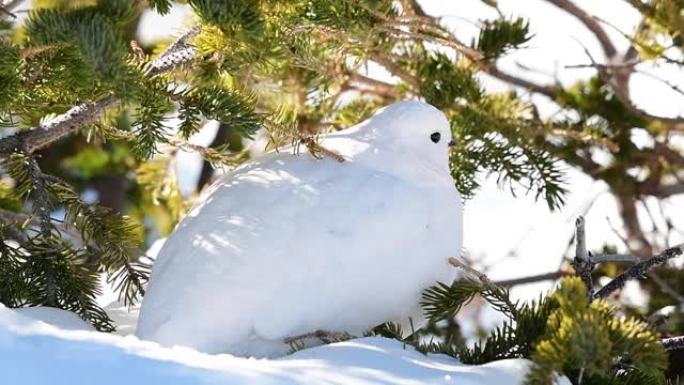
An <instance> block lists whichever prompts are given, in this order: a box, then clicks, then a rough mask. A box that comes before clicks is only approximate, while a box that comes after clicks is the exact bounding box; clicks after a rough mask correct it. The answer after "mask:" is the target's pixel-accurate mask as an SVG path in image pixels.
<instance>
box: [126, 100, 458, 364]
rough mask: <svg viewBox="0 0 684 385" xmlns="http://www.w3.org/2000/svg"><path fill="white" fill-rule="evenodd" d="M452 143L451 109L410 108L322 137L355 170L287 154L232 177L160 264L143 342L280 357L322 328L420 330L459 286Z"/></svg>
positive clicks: (205, 199) (177, 235) (207, 198)
mask: <svg viewBox="0 0 684 385" xmlns="http://www.w3.org/2000/svg"><path fill="white" fill-rule="evenodd" d="M450 141H451V132H450V129H449V123H448V121H447V120H446V118H445V116H444V115H443V114H442V113H441V112H440V111H439V110H437V109H435V108H434V107H432V106H430V105H427V104H424V103H420V102H417V101H409V102H401V103H396V104H393V105H391V106H388V107H386V108H384V109H382V110H380V111H378V112H377V113H376V114H375V115H374V116H373V117H371V118H370V119H368V120H366V121H365V122H363V123H361V124H359V125H357V126H354V127H352V128H349V129H346V130H343V131H339V132H336V133H332V134H328V135H326V136H324V137H323V138H322V140H321V142H320V143H321V145H322V146H323V147H325V148H326V149H329V150H331V151H334V152H336V153H337V154H339V155H341V156H343V157H344V158H345V160H346V161H345V162H342V163H340V162H338V161H336V160H334V159H330V158H323V159H315V158H314V157H312V156H310V155H308V154H299V155H294V154H293V153H292V150H289V151H283V150H281V151H280V152H278V153H269V154H266V155H264V156H262V157H260V158H256V159H254V160H252V161H250V162H248V163H246V164H244V165H242V166H240V167H239V168H237V169H235V170H234V171H233V172H231V173H229V174H227V175H224V176H223V177H222V178H221V179H220V180H219V181H217V183H215V184H214V185H213V186H212V187H210V188H209V189H208V190H207V191H206V192H205V193H204V194H203V196H202V197H201V198H200V200H199V203H198V204H197V205H196V206H195V207H194V208H193V209H192V210H191V211H190V213H189V214H188V215H187V216H186V217H185V218H184V219H183V220H182V221H181V223H180V224H179V225H178V227H177V228H176V230H175V231H174V233H173V234H172V235H171V236H170V238H169V239H168V240H167V242H166V243H165V244H164V247H163V248H162V250H161V252H160V254H159V256H158V257H157V259H156V262H155V264H154V266H153V271H152V276H151V279H150V283H149V286H148V288H147V293H146V295H145V298H144V301H143V305H142V309H141V314H140V319H139V323H138V335H139V336H140V337H141V338H143V339H150V340H154V341H157V342H159V343H161V344H163V345H185V346H190V347H193V348H196V349H197V350H200V351H204V352H209V353H232V354H236V355H251V356H277V355H281V354H285V353H287V351H288V350H289V346H288V345H287V344H285V343H284V342H283V339H284V338H287V337H292V336H298V335H303V334H306V333H309V332H312V331H314V330H327V331H335V332H342V331H346V332H349V333H351V334H355V335H359V334H361V333H363V331H365V330H367V329H369V328H371V327H373V326H375V325H378V324H381V323H383V322H386V321H395V322H401V323H402V324H404V325H408V319H409V318H410V317H411V318H412V323H413V325H414V326H415V327H420V326H421V324H422V322H423V321H422V317H421V310H420V306H419V302H420V295H421V292H422V290H423V289H425V288H426V287H428V286H430V285H433V284H434V283H435V282H436V281H442V282H450V281H451V280H453V279H454V278H455V275H456V272H455V271H454V269H453V268H451V267H450V266H449V265H448V263H447V259H448V258H449V257H452V256H457V255H459V254H460V251H461V245H462V203H461V198H460V196H459V195H458V193H457V191H456V189H455V187H454V184H453V181H452V179H451V176H450V173H449V167H448V144H449V142H450ZM435 142H436V143H435Z"/></svg>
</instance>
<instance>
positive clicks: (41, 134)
mask: <svg viewBox="0 0 684 385" xmlns="http://www.w3.org/2000/svg"><path fill="white" fill-rule="evenodd" d="M114 103H116V98H115V97H114V96H113V95H111V94H110V95H108V96H106V97H105V98H103V99H101V100H99V101H97V102H83V103H79V104H77V105H76V106H74V107H72V108H71V109H70V110H69V111H67V112H65V113H63V114H61V115H58V116H57V117H55V118H54V119H50V120H48V121H47V122H44V123H41V124H40V125H39V126H38V127H36V128H34V129H31V130H26V131H21V132H19V133H16V134H14V135H11V136H8V137H6V138H3V139H0V156H2V157H6V156H9V155H11V154H13V153H17V152H24V153H26V154H32V153H34V152H35V151H37V150H40V149H42V148H44V147H46V146H48V145H50V144H51V143H53V142H56V141H58V140H60V139H62V138H64V137H66V136H69V135H71V134H73V133H74V132H76V131H77V130H78V129H79V128H81V127H83V126H85V125H87V124H90V123H93V122H95V121H97V120H98V119H99V118H100V114H101V113H102V112H103V111H104V110H106V109H107V108H109V107H111V106H112V105H114Z"/></svg>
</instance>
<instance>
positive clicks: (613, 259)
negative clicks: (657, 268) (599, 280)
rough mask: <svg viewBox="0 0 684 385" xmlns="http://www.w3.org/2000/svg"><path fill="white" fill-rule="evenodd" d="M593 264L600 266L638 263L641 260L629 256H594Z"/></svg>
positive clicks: (592, 258)
mask: <svg viewBox="0 0 684 385" xmlns="http://www.w3.org/2000/svg"><path fill="white" fill-rule="evenodd" d="M589 259H590V260H591V262H592V263H594V264H599V263H604V262H632V263H637V262H639V261H640V260H641V258H639V257H637V256H634V255H629V254H606V255H596V256H594V255H592V256H591V257H590V258H589Z"/></svg>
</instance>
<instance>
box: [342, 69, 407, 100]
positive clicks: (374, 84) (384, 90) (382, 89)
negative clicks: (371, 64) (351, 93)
mask: <svg viewBox="0 0 684 385" xmlns="http://www.w3.org/2000/svg"><path fill="white" fill-rule="evenodd" d="M347 76H348V77H349V82H350V83H351V86H352V87H354V88H357V89H359V90H364V91H365V90H367V91H372V92H373V93H376V94H378V95H380V96H384V97H387V98H391V99H397V98H399V96H400V93H399V90H398V89H397V87H396V86H394V85H393V84H390V83H385V82H383V81H380V80H377V79H373V78H369V77H367V76H363V75H361V74H358V73H355V72H350V73H349V74H348V75H347Z"/></svg>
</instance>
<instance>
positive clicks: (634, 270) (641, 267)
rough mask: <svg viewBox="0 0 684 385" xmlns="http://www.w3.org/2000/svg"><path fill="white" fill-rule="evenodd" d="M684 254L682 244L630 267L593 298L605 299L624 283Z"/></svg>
mask: <svg viewBox="0 0 684 385" xmlns="http://www.w3.org/2000/svg"><path fill="white" fill-rule="evenodd" d="M683 253H684V244H679V245H677V246H674V247H671V248H669V249H666V250H665V251H663V252H662V253H660V254H658V255H656V256H653V257H651V258H649V259H646V260H644V261H642V262H639V263H637V264H635V265H634V266H631V267H630V268H629V269H627V270H625V271H624V272H622V274H620V275H618V276H617V277H615V278H614V279H613V280H612V281H610V282H608V284H607V285H606V286H604V287H602V288H601V289H600V290H599V291H597V292H596V293H595V294H594V298H605V297H607V296H609V295H610V294H611V293H613V292H614V291H615V290H618V289H621V288H622V287H623V286H625V282H627V280H630V279H635V278H639V277H641V276H643V275H644V274H646V273H647V272H648V271H649V270H650V269H651V268H653V267H654V266H657V265H660V264H663V263H665V262H667V261H668V260H670V259H672V258H675V257H678V256H680V255H682V254H683Z"/></svg>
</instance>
